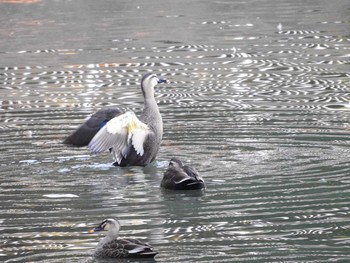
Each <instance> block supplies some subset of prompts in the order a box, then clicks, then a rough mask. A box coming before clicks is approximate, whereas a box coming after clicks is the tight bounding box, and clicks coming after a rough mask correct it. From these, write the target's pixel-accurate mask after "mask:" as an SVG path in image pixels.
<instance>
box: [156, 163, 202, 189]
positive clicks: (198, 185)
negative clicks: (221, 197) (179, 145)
mask: <svg viewBox="0 0 350 263" xmlns="http://www.w3.org/2000/svg"><path fill="white" fill-rule="evenodd" d="M160 186H161V187H162V188H165V189H170V190H198V189H205V188H206V185H205V182H204V180H203V178H202V177H200V176H199V174H198V172H197V170H196V169H195V168H193V167H191V166H189V165H184V164H183V163H182V161H181V160H180V159H179V158H176V157H173V158H171V160H170V162H169V166H168V169H167V170H166V171H165V172H164V176H163V179H162V181H161V184H160Z"/></svg>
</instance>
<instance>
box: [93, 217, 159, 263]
mask: <svg viewBox="0 0 350 263" xmlns="http://www.w3.org/2000/svg"><path fill="white" fill-rule="evenodd" d="M119 230H120V223H119V221H118V220H117V219H115V218H108V219H104V220H103V221H102V222H101V223H100V224H99V225H98V226H97V227H95V228H94V229H91V230H89V233H96V232H99V231H107V235H106V236H105V237H104V238H103V239H101V240H100V241H99V243H98V244H97V247H96V249H95V252H94V256H95V257H102V258H154V257H155V256H156V255H157V254H158V252H157V251H155V250H154V249H153V247H152V246H150V245H149V244H147V243H143V242H141V241H140V240H138V239H135V238H119Z"/></svg>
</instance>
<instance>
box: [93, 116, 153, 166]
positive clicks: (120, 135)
mask: <svg viewBox="0 0 350 263" xmlns="http://www.w3.org/2000/svg"><path fill="white" fill-rule="evenodd" d="M149 132H150V130H149V128H148V126H147V125H146V124H144V123H143V122H141V121H140V120H139V119H138V118H137V117H136V115H135V114H134V113H133V112H126V113H124V114H121V115H119V116H117V117H115V118H113V119H111V120H110V121H109V122H107V124H106V125H105V126H104V127H102V128H101V129H100V130H99V131H98V133H97V134H96V135H95V136H94V138H92V140H91V141H90V143H89V148H90V149H91V151H92V152H94V153H100V152H104V151H107V150H109V149H112V150H111V152H112V155H113V157H114V160H115V161H116V162H118V163H120V162H121V160H122V159H123V158H126V157H127V155H128V153H129V151H130V147H131V146H133V147H134V148H135V151H136V153H137V154H139V155H140V156H142V155H143V154H144V148H143V144H144V142H145V140H146V137H147V135H148V134H149Z"/></svg>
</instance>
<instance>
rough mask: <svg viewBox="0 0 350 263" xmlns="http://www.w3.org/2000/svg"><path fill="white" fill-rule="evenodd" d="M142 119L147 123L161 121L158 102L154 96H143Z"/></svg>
mask: <svg viewBox="0 0 350 263" xmlns="http://www.w3.org/2000/svg"><path fill="white" fill-rule="evenodd" d="M141 116H142V120H143V121H144V122H145V123H146V124H148V123H150V122H152V121H156V122H159V121H160V122H161V121H162V117H161V115H160V111H159V108H158V104H157V102H156V99H155V98H154V96H147V97H145V102H144V107H143V111H142V115H141Z"/></svg>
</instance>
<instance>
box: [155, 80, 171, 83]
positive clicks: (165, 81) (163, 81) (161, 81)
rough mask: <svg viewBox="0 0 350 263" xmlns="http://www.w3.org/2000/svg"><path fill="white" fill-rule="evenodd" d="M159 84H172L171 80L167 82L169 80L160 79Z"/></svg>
mask: <svg viewBox="0 0 350 263" xmlns="http://www.w3.org/2000/svg"><path fill="white" fill-rule="evenodd" d="M158 83H165V84H169V83H170V81H169V80H167V79H159V80H158Z"/></svg>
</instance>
